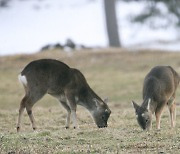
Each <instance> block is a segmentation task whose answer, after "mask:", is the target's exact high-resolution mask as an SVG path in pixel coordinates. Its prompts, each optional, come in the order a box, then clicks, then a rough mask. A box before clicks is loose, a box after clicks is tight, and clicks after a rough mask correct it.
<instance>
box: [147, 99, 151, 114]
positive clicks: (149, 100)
mask: <svg viewBox="0 0 180 154" xmlns="http://www.w3.org/2000/svg"><path fill="white" fill-rule="evenodd" d="M150 104H151V99H150V98H149V99H148V104H147V110H148V111H149V110H150Z"/></svg>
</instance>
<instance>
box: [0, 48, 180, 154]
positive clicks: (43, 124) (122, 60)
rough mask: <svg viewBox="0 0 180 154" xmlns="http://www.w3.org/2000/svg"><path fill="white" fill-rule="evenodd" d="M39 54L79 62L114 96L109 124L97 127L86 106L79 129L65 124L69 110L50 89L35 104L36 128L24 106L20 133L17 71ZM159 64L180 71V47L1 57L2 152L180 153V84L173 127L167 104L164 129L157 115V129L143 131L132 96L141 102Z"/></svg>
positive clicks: (94, 83)
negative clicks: (172, 50)
mask: <svg viewBox="0 0 180 154" xmlns="http://www.w3.org/2000/svg"><path fill="white" fill-rule="evenodd" d="M40 58H55V59H58V60H61V61H63V62H65V63H67V64H68V65H69V66H71V67H75V68H78V69H79V70H81V72H82V73H83V74H84V75H85V77H86V79H87V81H88V83H89V85H90V86H91V87H92V89H94V91H95V92H96V93H97V94H98V95H99V96H101V97H102V98H106V97H108V98H109V107H110V109H111V110H112V114H111V116H110V118H109V121H108V125H109V126H108V127H107V128H102V129H98V128H96V125H95V124H94V122H93V120H92V119H91V116H90V114H89V113H88V112H87V111H86V109H84V108H82V107H80V106H78V109H77V116H78V123H79V129H76V130H74V129H73V128H72V127H71V128H70V129H68V130H66V129H65V128H64V125H65V117H66V111H65V110H64V108H63V107H62V106H61V105H60V104H59V103H58V101H57V100H55V99H54V98H52V97H50V96H48V95H46V96H45V97H44V98H43V99H42V100H40V101H39V102H38V103H37V104H36V105H35V106H34V110H33V112H34V116H35V120H36V123H37V127H38V129H37V131H35V132H34V131H33V130H32V128H31V125H30V121H29V118H28V116H27V113H26V112H25V113H24V116H23V122H22V130H21V132H20V133H19V134H17V133H16V121H17V116H18V109H19V103H20V101H21V99H22V97H23V95H24V89H23V87H22V86H21V85H20V84H19V82H18V79H17V76H18V74H19V73H20V71H21V70H22V69H23V67H24V66H25V65H26V64H27V63H29V62H30V61H32V60H35V59H40ZM156 65H171V66H172V67H174V69H175V70H176V71H177V72H179V73H180V53H169V52H156V51H151V52H150V51H147V52H146V51H140V52H128V51H124V50H120V49H119V50H118V49H117V50H115V49H107V50H104V51H103V50H102V51H98V52H94V51H93V52H92V51H78V52H74V53H64V52H61V51H48V52H42V53H38V54H33V55H16V56H6V57H0V154H1V153H2V154H6V153H8V154H16V153H17V154H28V153H29V154H34V153H37V154H41V153H43V154H46V153H48V154H52V153H78V154H79V153H133V154H134V153H179V151H180V106H179V104H180V88H179V89H178V91H177V96H176V100H177V104H178V106H177V121H176V128H174V129H171V128H170V120H169V113H168V110H167V109H166V110H165V111H164V113H163V116H162V120H161V130H160V131H158V130H156V129H155V118H154V117H153V130H151V131H150V132H146V131H142V130H141V129H140V127H139V126H138V124H137V121H136V119H135V113H134V109H133V107H132V105H131V100H135V101H136V102H138V103H139V104H140V103H141V102H142V94H141V93H142V84H143V79H144V76H145V75H146V74H147V73H148V71H149V70H150V69H151V68H152V67H153V66H156Z"/></svg>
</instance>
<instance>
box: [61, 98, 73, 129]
mask: <svg viewBox="0 0 180 154" xmlns="http://www.w3.org/2000/svg"><path fill="white" fill-rule="evenodd" d="M60 102H61V104H62V106H63V107H64V108H65V109H66V110H67V118H66V124H65V128H66V129H68V128H69V125H70V117H71V109H70V107H69V106H68V104H67V103H66V101H65V100H60Z"/></svg>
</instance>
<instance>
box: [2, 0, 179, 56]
mask: <svg viewBox="0 0 180 154" xmlns="http://www.w3.org/2000/svg"><path fill="white" fill-rule="evenodd" d="M160 7H162V9H164V10H163V11H166V10H165V8H164V7H163V6H160ZM143 8H144V4H143V3H135V2H134V3H131V4H129V3H125V2H118V3H117V15H118V19H119V33H120V36H121V42H122V44H123V46H124V47H130V48H134V47H149V48H151V47H155V48H160V49H161V48H162V49H170V50H177V51H178V50H180V42H178V41H176V42H173V43H166V42H169V41H173V40H176V39H178V37H179V34H178V30H177V29H174V28H173V27H172V26H170V27H169V28H167V29H157V30H152V29H150V28H149V27H148V26H147V25H142V24H132V23H130V21H129V14H137V13H138V12H139V11H141V10H142V9H143ZM161 22H166V21H163V20H159V19H157V23H161ZM68 38H70V39H72V40H73V41H74V42H75V43H77V44H83V45H86V46H101V47H106V46H107V44H108V43H107V42H108V41H107V36H106V26H105V21H104V10H103V1H102V0H94V1H89V0H73V1H72V0H66V1H60V0H43V1H38V0H29V1H19V0H13V1H12V3H10V7H9V8H7V9H2V8H0V55H9V54H16V53H33V52H37V51H39V50H40V48H41V47H42V46H44V45H46V44H51V43H52V44H55V43H62V44H63V43H65V41H66V39H68ZM162 41H165V43H163V44H162V43H158V42H162ZM149 42H150V43H149Z"/></svg>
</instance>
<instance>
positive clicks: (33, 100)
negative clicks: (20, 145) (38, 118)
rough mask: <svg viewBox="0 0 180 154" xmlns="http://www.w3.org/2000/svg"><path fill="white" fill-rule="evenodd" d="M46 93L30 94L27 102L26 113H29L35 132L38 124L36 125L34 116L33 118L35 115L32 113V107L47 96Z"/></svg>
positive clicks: (34, 92) (36, 92)
mask: <svg viewBox="0 0 180 154" xmlns="http://www.w3.org/2000/svg"><path fill="white" fill-rule="evenodd" d="M45 93H46V92H45V91H43V90H42V91H40V90H39V91H36V90H34V91H32V92H31V93H30V98H29V100H28V101H27V102H26V106H25V107H26V111H27V114H28V116H29V119H30V121H31V124H32V128H33V130H36V129H37V127H36V123H35V119H34V116H33V113H32V107H33V105H34V104H35V103H36V102H37V101H38V100H40V99H41V98H42V97H43V96H44V95H45Z"/></svg>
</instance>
